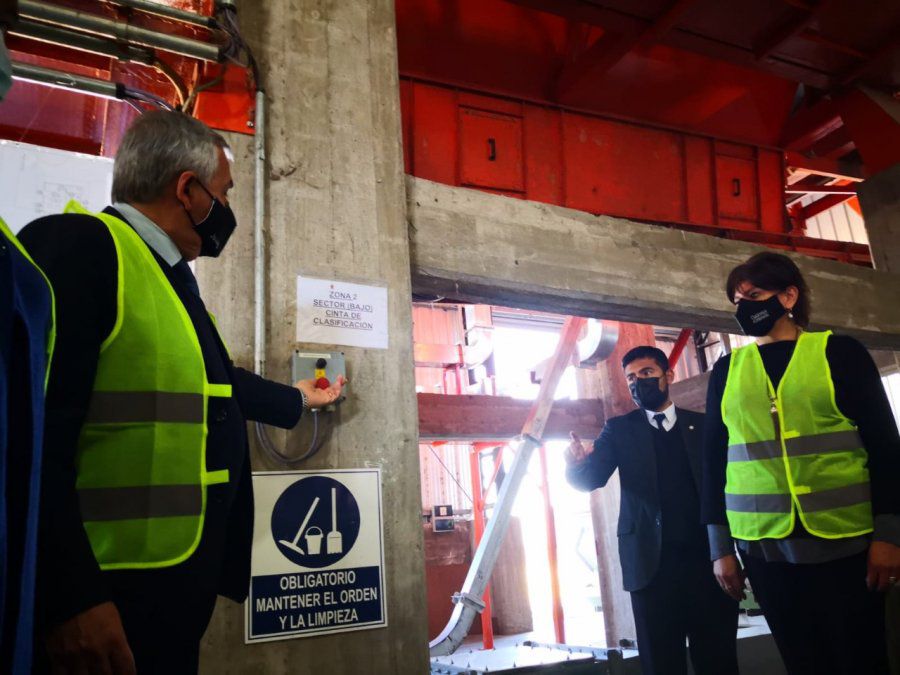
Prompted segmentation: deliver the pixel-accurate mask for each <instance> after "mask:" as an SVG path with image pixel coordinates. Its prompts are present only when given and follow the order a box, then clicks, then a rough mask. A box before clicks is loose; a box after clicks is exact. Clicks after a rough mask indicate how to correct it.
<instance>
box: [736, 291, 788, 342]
mask: <svg viewBox="0 0 900 675" xmlns="http://www.w3.org/2000/svg"><path fill="white" fill-rule="evenodd" d="M785 314H787V310H786V309H785V308H784V306H783V305H782V304H781V301H780V300H779V299H778V295H773V296H772V297H771V298H769V299H768V300H739V301H738V304H737V311H736V312H735V313H734V318H735V319H737V322H738V325H739V326H740V327H741V330H742V331H744V335H749V336H751V337H762V336H763V335H768V334H769V333H771V332H772V329H773V328H774V327H775V323H776V322H777V321H778V319H780V318H781V317H783V316H784V315H785Z"/></svg>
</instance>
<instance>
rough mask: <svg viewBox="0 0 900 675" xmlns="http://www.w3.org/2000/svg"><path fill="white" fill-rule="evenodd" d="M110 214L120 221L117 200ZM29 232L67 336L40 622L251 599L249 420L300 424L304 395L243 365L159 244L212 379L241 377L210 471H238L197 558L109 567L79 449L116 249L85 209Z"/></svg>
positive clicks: (221, 410) (50, 459) (108, 316)
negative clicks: (81, 484) (110, 608)
mask: <svg viewBox="0 0 900 675" xmlns="http://www.w3.org/2000/svg"><path fill="white" fill-rule="evenodd" d="M107 212H108V213H111V214H112V215H115V216H117V217H119V218H121V215H120V214H119V213H117V212H115V211H114V210H113V209H107ZM19 238H20V240H21V242H22V244H23V245H24V246H25V247H26V248H27V249H28V251H29V253H30V254H31V255H32V257H33V258H34V259H35V262H37V263H38V264H39V265H40V266H41V268H42V269H43V270H44V272H45V273H46V274H47V276H48V278H49V279H50V283H51V284H52V285H53V287H54V290H55V292H56V309H57V313H56V314H57V340H56V351H55V353H54V366H53V369H52V370H51V373H50V382H49V387H48V391H47V418H46V435H45V444H44V447H45V450H44V452H45V462H44V469H43V476H42V485H41V516H40V520H41V525H40V530H41V531H40V536H39V539H38V608H39V611H40V614H41V619H42V623H43V624H44V626H45V627H46V626H50V625H53V624H56V623H59V622H61V621H64V620H66V619H68V618H69V617H71V616H73V615H75V614H78V613H79V612H82V611H84V610H86V609H88V608H90V607H93V606H94V605H97V604H99V603H101V602H105V601H107V600H111V599H114V598H115V597H117V596H119V595H124V594H126V593H128V594H133V593H134V592H135V589H141V592H142V593H144V594H146V595H147V596H149V597H154V596H158V597H162V598H169V597H173V598H176V597H184V595H185V594H190V593H195V594H198V593H202V594H206V595H207V596H209V595H215V594H216V593H218V594H220V595H225V596H227V597H230V598H232V599H234V600H236V601H241V600H243V599H244V597H245V596H246V594H247V586H248V582H249V576H250V547H251V543H252V531H253V491H252V485H251V478H250V461H249V450H248V444H247V433H246V424H245V420H256V421H260V422H264V423H266V424H272V425H275V426H280V427H285V428H290V427H292V426H294V425H295V424H296V423H297V421H298V419H299V417H300V413H301V397H300V393H299V392H298V391H297V390H296V389H294V388H293V387H290V386H287V385H283V384H279V383H276V382H271V381H269V380H265V379H263V378H261V377H258V376H256V375H254V374H253V373H249V372H247V371H246V370H243V369H241V368H238V367H236V366H234V364H232V362H231V359H230V358H229V356H228V353H227V351H226V349H225V347H224V345H223V344H222V342H221V340H220V339H219V337H218V334H217V332H216V331H215V329H214V328H213V326H212V323H211V321H210V318H209V316H208V315H207V312H206V308H205V306H204V305H203V301H202V300H201V299H200V298H199V297H198V296H197V295H195V294H194V293H193V292H192V291H191V290H189V288H187V286H186V284H184V283H183V281H182V280H181V279H180V278H179V277H178V275H177V274H176V273H175V271H174V270H173V268H172V267H170V266H169V265H168V264H167V263H166V262H165V261H164V260H162V259H161V258H160V257H159V256H157V255H156V254H155V252H153V251H152V250H151V253H153V255H154V257H155V258H156V261H157V263H158V264H159V266H160V269H161V270H162V271H163V273H164V274H165V276H166V278H167V279H168V280H169V282H170V283H171V284H172V288H173V289H174V290H175V292H176V294H177V295H178V297H179V299H180V300H181V302H182V304H183V305H184V307H185V309H186V310H187V313H188V316H189V317H190V319H191V322H192V323H193V325H194V329H195V330H196V332H197V337H198V340H199V342H200V348H201V351H202V353H203V359H204V363H205V365H206V374H207V378H208V379H209V381H210V382H214V383H230V384H231V385H232V386H233V391H234V397H233V398H232V399H211V400H210V401H209V404H208V414H207V419H208V431H209V435H208V437H207V455H206V464H207V469H208V470H210V471H215V470H219V469H228V470H229V473H230V480H229V482H228V483H225V484H222V485H213V486H210V487H209V492H208V499H207V512H206V518H205V521H204V529H203V536H202V538H201V541H200V545H199V546H198V548H197V550H196V552H195V553H194V554H193V555H192V556H191V557H190V558H189V559H188V560H187V561H185V562H183V563H181V564H179V565H175V566H173V567H168V568H162V569H154V570H123V571H106V572H101V571H100V569H99V566H98V565H97V561H96V559H95V558H94V555H93V551H92V550H91V547H90V543H89V542H88V538H87V535H86V533H85V531H84V526H83V524H82V520H81V514H80V509H79V503H78V497H77V493H76V490H75V478H76V469H75V457H76V454H77V446H78V436H79V434H80V431H81V426H82V424H83V422H84V418H85V415H86V412H87V408H88V405H89V403H90V398H91V394H92V392H93V383H94V376H95V373H96V370H97V364H98V360H99V358H100V345H101V343H102V342H103V340H104V339H105V337H106V336H107V335H109V332H110V330H111V328H112V326H113V324H114V322H115V316H116V288H117V262H116V253H115V247H114V244H113V240H112V237H111V236H110V234H109V230H108V229H107V228H106V226H105V225H104V224H103V223H102V222H101V221H100V220H98V219H97V218H94V217H93V216H88V215H80V214H66V215H56V216H48V217H46V218H41V219H39V220H36V221H34V222H33V223H31V224H29V225H28V226H27V227H25V228H24V229H23V230H22V232H21V233H20V237H19Z"/></svg>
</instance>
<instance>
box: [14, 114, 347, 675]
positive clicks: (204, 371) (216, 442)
mask: <svg viewBox="0 0 900 675" xmlns="http://www.w3.org/2000/svg"><path fill="white" fill-rule="evenodd" d="M228 153H229V150H228V145H227V144H226V142H225V140H224V139H223V138H222V137H221V136H219V135H218V134H216V133H215V132H213V131H211V130H210V129H208V128H207V127H206V126H204V125H203V124H202V123H200V122H198V121H197V120H195V119H192V118H190V117H188V116H186V115H183V114H181V113H177V112H149V113H146V114H144V115H142V116H141V117H140V118H139V119H138V120H137V121H135V122H134V124H133V125H132V126H131V127H130V128H129V130H128V131H127V132H126V134H125V137H124V139H123V141H122V145H121V147H120V149H119V152H118V154H117V155H116V162H115V168H114V177H113V190H112V198H113V204H112V206H110V207H107V208H106V209H105V210H104V211H102V212H100V213H89V212H88V211H87V210H85V209H84V208H83V207H82V206H81V205H79V204H77V203H74V202H72V203H70V204H69V205H68V206H67V207H66V210H65V213H63V214H61V215H56V216H49V217H46V218H41V219H39V220H36V221H34V222H33V223H31V224H30V225H28V226H27V227H25V228H24V229H23V230H22V232H21V234H20V238H21V241H22V243H23V245H24V246H25V247H26V248H27V250H28V251H29V253H30V254H31V255H32V257H33V258H34V260H35V262H36V263H37V264H38V265H40V266H41V268H42V269H43V270H44V271H45V273H46V275H47V277H48V278H49V280H50V283H51V284H52V285H53V287H54V289H55V292H56V307H57V338H56V351H55V355H54V364H53V368H52V371H51V375H50V381H49V385H48V391H47V413H46V419H47V424H46V432H45V449H44V453H45V454H44V457H45V459H44V469H43V476H42V485H41V524H40V535H39V542H38V577H37V587H38V588H37V595H38V612H39V615H38V620H39V626H38V631H39V634H38V641H39V644H43V645H44V646H45V647H46V649H45V650H43V652H44V653H42V654H39V655H40V656H43V663H40V659H39V666H38V670H39V671H40V670H41V669H43V670H47V669H52V670H53V672H59V673H79V674H80V673H116V674H118V673H134V672H137V673H140V674H141V675H144V674H145V673H191V672H196V671H197V667H198V652H199V643H200V638H201V637H202V636H203V633H204V631H205V630H206V627H207V625H208V623H209V619H210V617H211V615H212V611H213V608H214V606H215V602H216V597H217V595H224V596H226V597H228V598H231V599H232V600H235V601H236V602H241V601H243V600H244V598H245V597H246V595H247V585H248V579H249V562H250V545H251V540H252V528H253V497H252V489H251V483H250V460H249V453H248V443H247V437H246V425H245V420H248V419H249V420H256V421H260V422H264V423H267V424H272V425H275V426H280V427H284V428H290V427H293V426H294V425H295V424H296V423H297V421H298V420H299V418H300V416H301V414H302V412H303V410H304V409H305V408H307V407H313V408H316V407H321V406H324V405H327V404H329V403H332V402H334V401H335V400H336V399H338V397H339V396H340V394H341V389H342V386H343V381H339V382H337V383H335V384H334V385H333V386H332V387H330V388H329V389H326V390H320V389H316V388H315V386H314V383H313V382H312V381H311V380H309V381H302V382H298V383H297V384H296V385H295V386H294V387H291V386H288V385H282V384H278V383H275V382H270V381H268V380H264V379H262V378H260V377H257V376H255V375H253V374H252V373H249V372H247V371H245V370H243V369H241V368H238V367H236V366H234V365H233V364H232V362H231V359H230V358H229V356H228V351H227V349H226V347H225V345H224V343H223V342H222V339H221V338H220V336H219V334H218V332H217V330H216V327H215V324H214V322H213V320H212V319H211V318H210V315H209V313H208V312H207V310H206V307H205V306H204V304H203V300H202V299H201V297H200V289H199V288H198V285H197V282H196V280H195V279H194V276H193V273H192V271H191V269H190V267H189V266H188V262H189V261H191V260H193V259H195V258H196V257H197V256H212V257H215V256H218V255H219V254H220V253H221V252H222V249H223V248H224V246H225V245H226V243H227V242H228V239H229V237H230V236H231V233H232V231H233V230H234V229H235V226H236V222H235V217H234V214H233V213H232V211H231V208H230V207H229V205H228V191H229V189H230V188H231V187H232V178H231V170H230V164H229V158H228Z"/></svg>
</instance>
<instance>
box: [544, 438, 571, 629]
mask: <svg viewBox="0 0 900 675" xmlns="http://www.w3.org/2000/svg"><path fill="white" fill-rule="evenodd" d="M538 456H539V457H540V460H541V495H542V496H543V498H544V521H545V526H546V528H547V563H548V565H549V566H550V597H551V600H552V606H553V610H552V613H553V631H554V633H555V634H556V642H557V643H558V644H561V645H564V644H566V618H565V614H564V612H563V606H562V593H561V592H560V589H559V555H558V551H557V545H556V515H555V514H554V512H553V500H552V499H551V497H550V478H549V472H548V471H547V450H546V448H545V447H544V446H543V445H542V446H541V447H540V448H539V449H538Z"/></svg>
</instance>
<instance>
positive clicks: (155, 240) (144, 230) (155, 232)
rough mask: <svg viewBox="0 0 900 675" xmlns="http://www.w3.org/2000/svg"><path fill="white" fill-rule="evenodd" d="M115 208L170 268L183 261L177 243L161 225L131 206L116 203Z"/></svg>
mask: <svg viewBox="0 0 900 675" xmlns="http://www.w3.org/2000/svg"><path fill="white" fill-rule="evenodd" d="M113 208H114V209H115V210H116V211H118V212H119V213H121V214H122V215H123V216H125V220H127V221H128V224H129V225H131V226H132V227H133V228H134V231H135V232H137V233H138V236H139V237H140V238H141V239H143V240H144V241H145V242H147V246H149V247H150V248H152V249H153V250H154V251H156V253H157V254H158V255H159V257H160V258H162V259H163V260H165V261H166V262H167V263H168V264H169V266H170V267H174V266H175V265H176V264H177V263H178V262H179V261H180V260H181V251H179V250H178V247H177V246H175V242H174V241H172V239H171V238H170V237H169V235H167V234H166V233H165V232H164V231H163V230H162V228H160V226H159V225H157V224H156V223H154V222H153V221H152V220H150V219H149V218H148V217H147V216H145V215H144V214H143V213H141V212H140V211H138V210H137V209H136V208H134V207H133V206H132V205H131V204H126V203H124V202H116V203H115V204H113Z"/></svg>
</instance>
